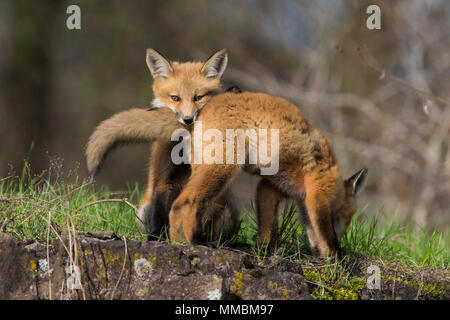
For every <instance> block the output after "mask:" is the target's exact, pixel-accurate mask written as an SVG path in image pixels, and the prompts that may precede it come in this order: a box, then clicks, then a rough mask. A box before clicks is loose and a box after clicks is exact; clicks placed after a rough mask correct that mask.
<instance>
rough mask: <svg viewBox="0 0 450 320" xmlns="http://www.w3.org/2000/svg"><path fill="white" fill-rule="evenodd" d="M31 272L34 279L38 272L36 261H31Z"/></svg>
mask: <svg viewBox="0 0 450 320" xmlns="http://www.w3.org/2000/svg"><path fill="white" fill-rule="evenodd" d="M30 270H31V275H32V276H33V277H34V276H35V275H36V272H37V263H36V261H35V260H30Z"/></svg>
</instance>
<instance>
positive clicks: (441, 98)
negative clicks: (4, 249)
mask: <svg viewBox="0 0 450 320" xmlns="http://www.w3.org/2000/svg"><path fill="white" fill-rule="evenodd" d="M70 4H77V5H79V6H80V8H81V30H68V29H67V28H66V19H67V18H68V16H69V15H68V14H67V13H66V9H67V7H68V6H69V5H70ZM371 4H377V5H379V6H380V8H381V27H382V28H381V30H369V29H368V28H367V27H366V20H367V18H368V17H369V14H367V13H366V9H367V7H368V6H369V5H371ZM148 47H152V48H155V49H157V50H158V51H160V52H162V53H163V54H164V55H165V56H166V57H167V58H169V59H172V60H178V61H188V60H197V61H201V60H204V59H206V58H207V57H208V56H209V55H210V54H212V53H213V52H214V51H216V50H218V49H221V48H226V49H227V50H228V53H229V64H228V68H227V71H226V72H225V74H224V80H225V81H226V83H233V84H237V85H239V86H241V87H242V88H244V89H247V90H254V91H264V92H268V93H271V94H273V95H277V96H283V97H285V98H287V99H289V100H290V101H292V102H294V103H295V104H297V105H298V106H299V107H300V109H301V110H302V111H303V113H304V114H305V115H306V116H307V118H308V119H309V120H310V122H311V123H312V124H314V125H315V126H317V127H318V128H319V129H321V130H322V131H323V132H325V133H326V134H327V135H328V136H329V137H330V139H331V140H332V142H333V143H334V146H335V150H336V153H337V155H338V158H339V161H340V163H341V167H342V173H343V174H344V175H346V176H347V175H348V176H349V175H350V174H352V173H353V172H355V171H356V170H358V169H359V168H361V167H363V166H367V167H368V168H369V176H368V180H367V184H366V188H365V190H364V191H363V192H362V195H361V201H360V204H362V205H367V206H368V209H367V210H366V212H368V213H379V212H383V213H384V214H385V215H390V216H394V215H397V216H399V217H400V216H410V217H411V218H412V219H414V220H415V221H416V222H417V223H418V224H419V225H420V226H425V225H428V226H432V225H434V224H436V223H438V224H439V225H440V226H441V227H442V226H448V225H450V214H449V202H450V150H449V145H450V131H449V129H450V106H449V102H448V101H449V99H450V97H449V92H450V2H448V1H446V0H441V1H439V0H436V1H427V0H416V1H413V0H410V1H374V0H372V1H360V0H354V1H338V0H335V1H296V0H282V1H268V0H267V1H259V0H258V1H256V0H249V1H238V0H232V1H206V0H198V1H167V0H152V1H144V0H142V1H119V0H111V1H89V0H84V1H52V0H40V1H31V0H2V1H1V2H0V178H2V177H7V176H8V175H11V174H14V171H15V172H16V173H17V172H20V170H21V168H22V166H23V163H24V159H25V158H27V155H28V153H29V150H30V147H31V145H32V143H33V144H34V148H33V151H32V153H31V155H30V163H31V166H32V171H33V172H34V173H40V172H42V171H43V170H46V169H48V168H49V166H51V165H52V164H54V163H60V164H61V165H62V170H63V171H64V172H69V171H74V170H75V171H76V172H77V173H78V175H79V176H80V177H83V178H84V177H85V176H86V175H87V172H86V167H85V163H84V156H83V153H84V146H85V144H86V142H87V139H88V137H89V135H90V134H91V133H92V131H93V129H94V128H95V126H96V125H97V124H98V123H99V122H100V121H101V120H103V119H106V118H108V117H109V116H111V115H112V114H114V113H116V112H118V111H121V110H125V109H128V108H131V107H148V106H149V105H150V101H151V100H152V90H151V76H150V73H149V71H148V69H147V67H146V64H145V49H146V48H148ZM148 154H149V146H147V145H133V146H126V147H122V148H120V149H119V150H117V151H116V152H113V153H112V154H111V155H110V157H109V159H108V160H107V161H106V165H105V167H104V169H103V171H102V172H101V173H100V175H99V176H98V178H97V184H107V185H109V186H110V188H111V189H112V190H123V189H126V187H127V181H128V182H129V183H131V184H134V183H136V182H137V183H139V185H140V186H142V187H143V186H144V185H145V181H146V171H147V168H146V167H147V163H148ZM77 170H78V171H77ZM72 177H74V175H72ZM254 182H255V181H254V179H250V178H248V177H240V183H239V184H238V186H237V187H236V190H237V193H238V194H239V195H240V196H241V197H243V198H250V197H251V196H252V195H253V193H254V189H253V188H254Z"/></svg>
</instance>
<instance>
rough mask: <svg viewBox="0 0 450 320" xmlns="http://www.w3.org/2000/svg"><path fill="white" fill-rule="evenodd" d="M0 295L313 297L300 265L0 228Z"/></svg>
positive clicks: (193, 248)
mask: <svg viewBox="0 0 450 320" xmlns="http://www.w3.org/2000/svg"><path fill="white" fill-rule="evenodd" d="M0 283H2V286H0V299H50V298H51V299H312V298H311V295H310V294H309V291H308V285H307V283H306V281H305V279H304V278H303V276H302V269H301V267H300V265H299V264H296V263H292V262H289V261H287V260H284V259H281V258H279V257H272V258H270V259H268V260H267V261H264V262H263V263H259V264H255V263H254V262H253V261H252V260H251V258H250V257H249V256H248V255H247V254H245V253H240V252H234V251H228V250H222V249H212V248H209V247H205V246H172V245H169V244H166V243H162V242H136V241H124V240H120V239H117V238H116V237H115V236H108V235H97V234H95V235H93V234H90V235H85V236H83V237H78V238H77V239H76V245H75V244H74V243H73V241H72V242H70V241H64V243H62V242H60V241H56V242H55V244H54V246H49V247H48V248H47V246H46V245H45V244H37V243H33V244H30V245H28V246H26V247H25V246H22V245H19V244H18V243H17V242H16V241H15V240H14V239H13V238H12V237H11V236H9V235H7V234H4V233H1V234H0Z"/></svg>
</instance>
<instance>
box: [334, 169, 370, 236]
mask: <svg viewBox="0 0 450 320" xmlns="http://www.w3.org/2000/svg"><path fill="white" fill-rule="evenodd" d="M366 176H367V169H366V168H363V169H361V170H359V171H358V172H356V173H355V174H354V175H352V176H351V177H350V178H348V179H346V180H344V183H343V188H342V189H341V192H342V197H341V198H340V199H341V201H339V202H340V204H339V205H335V206H334V208H333V209H334V210H333V226H334V231H335V232H336V236H337V238H338V239H340V238H341V237H342V236H343V235H344V234H345V231H347V227H348V225H349V224H350V222H351V220H352V218H353V215H354V214H355V213H356V211H357V208H358V207H357V204H356V196H357V194H358V193H359V191H361V188H362V186H363V184H364V181H365V180H366Z"/></svg>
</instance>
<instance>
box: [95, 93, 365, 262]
mask: <svg viewBox="0 0 450 320" xmlns="http://www.w3.org/2000/svg"><path fill="white" fill-rule="evenodd" d="M169 113H170V112H169ZM169 113H168V112H167V111H166V110H163V109H161V110H157V111H152V112H146V111H144V110H136V109H133V110H129V111H124V112H122V113H119V114H117V115H115V116H113V117H112V118H110V119H108V120H106V121H105V122H104V123H103V124H102V125H101V126H105V131H108V132H107V133H105V134H103V135H102V137H103V138H102V139H103V140H101V139H97V137H95V136H94V137H92V138H91V140H90V142H89V143H90V144H93V145H95V146H93V147H92V148H91V149H89V148H88V153H87V154H88V163H90V165H89V166H90V168H95V166H96V165H97V164H98V159H101V158H102V157H103V155H104V153H105V151H106V150H108V147H109V146H111V145H113V144H114V143H116V142H117V141H123V140H125V141H127V139H128V140H130V138H131V137H132V138H133V139H134V140H141V141H145V140H147V141H154V140H155V139H159V140H163V139H165V140H167V141H169V140H171V137H172V134H173V130H174V129H176V128H181V127H182V126H181V125H180V124H179V123H177V122H176V120H175V119H173V117H170V116H169ZM116 123H120V125H121V126H122V125H123V124H124V123H128V127H127V129H121V128H120V126H115V124H116ZM260 129H274V130H278V131H277V132H278V136H279V141H277V142H278V144H275V146H276V147H277V148H273V145H272V144H271V145H270V147H268V148H267V150H266V151H267V152H268V153H271V155H275V154H276V155H277V157H278V158H277V160H278V164H277V167H278V168H277V169H278V170H276V172H274V173H273V174H268V175H261V174H262V169H265V168H266V169H267V164H266V163H263V162H262V161H261V159H260V158H257V159H256V161H250V159H251V158H252V155H251V153H250V150H251V148H250V146H251V145H252V144H253V142H252V140H251V139H250V138H249V137H247V136H246V137H245V151H244V155H242V154H241V155H240V154H236V153H234V154H233V155H232V157H231V159H232V160H235V158H239V157H243V158H244V159H245V160H246V162H245V163H239V161H228V160H229V159H228V155H227V161H226V163H221V164H218V163H212V164H211V163H210V164H208V163H201V161H200V162H198V163H196V162H195V161H194V162H193V163H192V164H191V167H192V173H191V176H190V178H189V179H188V182H187V184H186V185H185V187H184V188H183V190H182V191H181V194H180V195H179V196H178V197H177V198H176V200H175V201H174V202H173V204H172V207H171V210H170V215H169V221H170V223H169V226H170V239H171V240H173V241H180V240H182V239H185V240H187V242H188V243H193V242H197V241H198V235H199V231H200V230H201V229H200V228H201V221H202V218H203V217H204V215H205V214H207V211H208V210H207V209H208V208H209V206H210V204H211V203H212V201H214V200H215V199H217V198H220V197H222V196H223V194H224V193H225V192H226V190H227V187H228V185H229V183H230V182H231V181H232V179H233V178H234V177H235V175H236V173H237V171H238V170H239V169H242V170H245V171H247V172H249V173H251V174H256V175H261V176H262V180H261V181H260V183H259V185H258V187H257V197H256V198H257V200H256V201H257V220H258V233H259V240H260V241H261V242H263V243H266V244H268V245H269V247H273V245H274V244H275V243H276V239H277V208H278V205H279V203H280V201H281V200H282V199H283V198H286V197H289V198H291V199H294V200H296V201H297V202H298V206H299V207H300V208H304V209H305V210H302V212H301V214H300V220H301V222H302V224H303V225H304V227H305V229H306V232H307V235H308V238H309V242H310V245H311V248H312V252H313V254H320V255H321V256H328V255H334V254H335V253H337V252H338V250H339V246H338V239H339V238H340V237H341V236H342V235H343V234H344V233H345V231H346V229H347V227H348V225H349V223H350V221H351V219H352V217H353V215H354V213H355V212H356V210H357V207H356V195H357V193H358V192H359V191H360V189H361V187H362V185H363V183H364V180H365V177H366V175H367V169H361V170H359V171H358V172H356V173H355V174H354V175H352V176H351V177H350V178H348V179H346V180H343V179H342V178H341V174H340V172H339V167H338V162H337V159H336V156H335V154H334V151H333V149H332V147H331V143H330V141H329V140H328V139H327V138H326V137H325V136H324V135H323V134H322V133H321V132H320V131H319V130H317V129H316V128H314V127H313V126H312V125H310V124H309V123H308V121H307V120H306V119H305V118H304V116H303V115H302V113H301V112H300V111H299V109H298V108H297V107H296V106H295V105H293V104H291V103H289V102H288V101H286V100H285V99H283V98H279V97H273V96H270V95H268V94H264V93H251V92H243V93H240V94H236V93H223V94H220V95H217V96H215V97H213V98H212V99H211V100H210V101H209V102H208V105H207V106H206V107H205V108H204V109H203V110H202V112H201V113H200V115H199V116H198V120H197V121H196V123H195V124H194V129H193V130H191V131H192V135H193V136H194V137H195V136H196V135H197V134H198V135H200V136H201V134H202V132H206V131H207V130H214V132H216V133H219V134H221V135H222V136H223V137H226V139H222V140H221V139H217V141H218V142H222V147H223V148H224V150H221V146H220V143H219V147H217V145H216V148H215V149H214V155H215V156H216V155H219V154H222V155H224V154H226V152H227V150H226V149H228V147H229V146H230V143H229V142H230V141H231V146H232V150H233V152H236V151H237V150H238V149H239V148H238V147H237V145H236V143H235V141H237V140H238V139H234V137H233V138H232V139H229V138H228V136H227V131H228V130H246V131H251V130H255V131H256V130H260ZM216 136H217V137H218V135H216ZM274 137H275V135H272V136H271V140H272V139H274ZM195 140H196V139H193V141H194V144H195V143H196V141H195ZM215 140H216V138H215ZM274 140H275V139H274ZM224 141H226V142H227V143H226V144H224V143H223V142H224ZM193 149H194V153H195V151H196V147H195V146H194V148H193ZM197 149H198V148H197ZM200 151H201V152H203V153H204V154H205V152H206V153H211V154H212V152H211V151H212V149H211V146H210V145H209V144H203V145H202V146H201V150H200ZM194 158H195V155H194ZM253 160H255V159H253Z"/></svg>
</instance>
